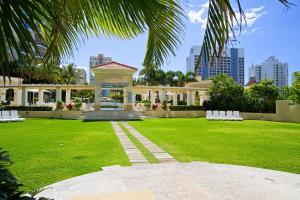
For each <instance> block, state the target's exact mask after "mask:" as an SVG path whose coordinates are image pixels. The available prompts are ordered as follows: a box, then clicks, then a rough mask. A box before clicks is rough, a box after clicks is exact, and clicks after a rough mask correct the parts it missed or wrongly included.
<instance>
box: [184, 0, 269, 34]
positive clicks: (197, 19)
mask: <svg viewBox="0 0 300 200" xmlns="http://www.w3.org/2000/svg"><path fill="white" fill-rule="evenodd" d="M208 6H209V1H207V2H206V3H204V4H201V5H200V6H199V7H200V9H197V10H188V11H187V16H188V19H189V21H190V22H191V23H194V24H200V26H201V28H202V29H203V30H204V29H205V28H206V23H207V12H208ZM265 14H267V12H266V10H265V7H264V6H260V7H256V8H250V9H247V10H245V15H246V22H245V21H243V25H244V27H243V28H244V30H243V31H242V33H249V34H250V33H255V32H258V31H259V32H261V29H259V28H255V27H253V26H254V24H255V23H256V22H257V20H258V19H259V18H261V17H262V16H263V15H265ZM236 16H237V19H238V20H239V18H240V13H239V12H236ZM235 25H236V24H235Z"/></svg>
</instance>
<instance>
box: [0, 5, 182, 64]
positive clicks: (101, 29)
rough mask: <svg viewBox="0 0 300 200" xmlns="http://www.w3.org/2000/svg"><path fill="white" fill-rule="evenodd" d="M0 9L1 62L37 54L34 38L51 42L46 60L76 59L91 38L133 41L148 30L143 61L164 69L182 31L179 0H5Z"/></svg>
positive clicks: (48, 45)
mask: <svg viewBox="0 0 300 200" xmlns="http://www.w3.org/2000/svg"><path fill="white" fill-rule="evenodd" d="M0 6H1V7H0V59H1V60H9V59H14V60H15V59H16V57H18V58H21V57H22V55H23V53H25V54H26V55H27V56H28V55H31V56H34V55H35V53H36V52H37V51H38V48H37V45H36V41H35V36H37V37H38V38H41V39H42V40H44V41H45V43H46V44H47V52H46V54H45V59H46V61H47V60H49V59H60V58H64V57H68V56H70V55H72V53H73V51H74V50H75V49H77V48H78V45H79V44H81V43H82V42H83V41H84V40H85V39H86V38H87V37H89V36H91V35H93V34H94V35H96V36H112V37H117V38H121V39H132V38H134V37H136V36H138V35H140V34H142V33H144V32H145V31H149V39H148V45H147V52H146V56H145V60H144V63H145V65H149V66H150V65H162V64H163V62H164V61H165V59H166V57H167V56H168V55H169V54H175V49H176V47H177V46H178V45H179V43H180V39H181V38H180V36H181V33H182V32H183V23H182V21H181V18H182V10H181V8H180V6H179V4H178V3H177V1H176V0H147V1H145V0H39V1H35V0H14V1H12V0H6V1H0ZM99 45H100V44H99ZM10 57H12V58H10Z"/></svg>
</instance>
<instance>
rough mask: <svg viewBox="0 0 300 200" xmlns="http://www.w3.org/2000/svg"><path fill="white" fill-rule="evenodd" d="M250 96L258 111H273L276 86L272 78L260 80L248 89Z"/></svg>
mask: <svg viewBox="0 0 300 200" xmlns="http://www.w3.org/2000/svg"><path fill="white" fill-rule="evenodd" d="M249 94H250V98H251V99H252V102H253V104H254V106H255V107H256V108H257V109H258V110H259V112H275V107H276V100H277V99H278V98H279V91H278V88H277V87H276V86H275V85H274V81H273V80H262V81H260V82H259V83H258V84H255V85H253V86H252V87H251V88H250V89H249Z"/></svg>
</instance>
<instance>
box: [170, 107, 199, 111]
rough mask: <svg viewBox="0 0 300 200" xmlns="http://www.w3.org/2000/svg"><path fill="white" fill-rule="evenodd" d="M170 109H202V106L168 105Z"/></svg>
mask: <svg viewBox="0 0 300 200" xmlns="http://www.w3.org/2000/svg"><path fill="white" fill-rule="evenodd" d="M169 109H170V111H192V110H202V106H169Z"/></svg>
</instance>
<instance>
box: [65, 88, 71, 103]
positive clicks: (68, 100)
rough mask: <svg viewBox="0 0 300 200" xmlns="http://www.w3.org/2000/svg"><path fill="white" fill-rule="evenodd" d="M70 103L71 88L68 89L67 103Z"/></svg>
mask: <svg viewBox="0 0 300 200" xmlns="http://www.w3.org/2000/svg"><path fill="white" fill-rule="evenodd" d="M70 103H71V90H70V89H66V104H70Z"/></svg>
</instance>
